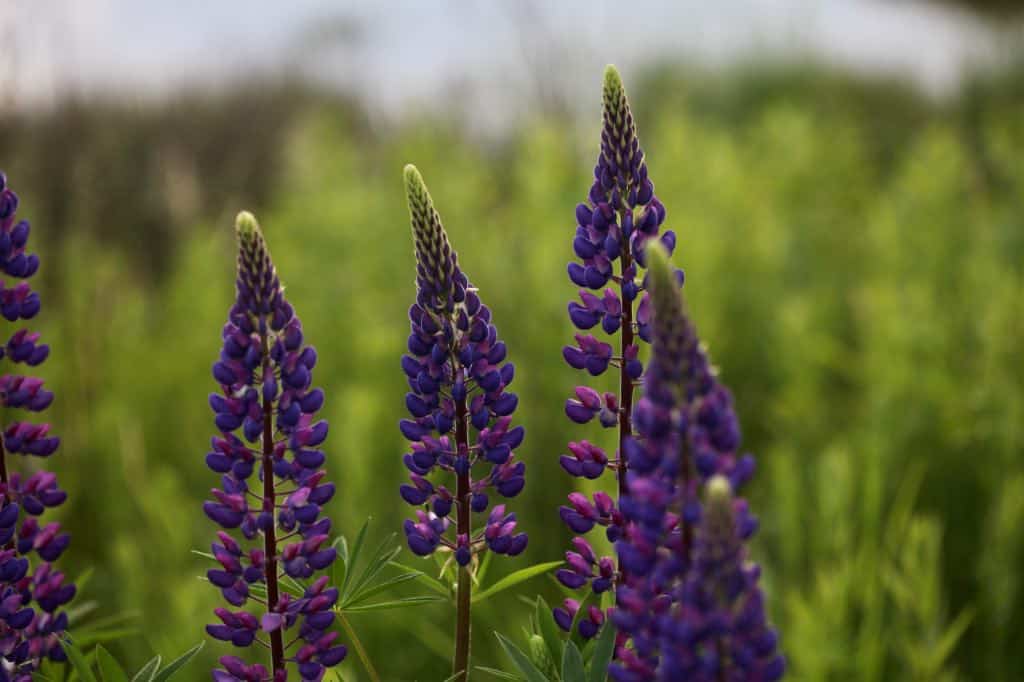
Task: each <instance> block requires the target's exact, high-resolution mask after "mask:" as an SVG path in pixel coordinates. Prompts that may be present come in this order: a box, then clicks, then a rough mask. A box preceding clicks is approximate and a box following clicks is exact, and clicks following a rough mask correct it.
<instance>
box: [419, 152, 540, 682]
mask: <svg viewBox="0 0 1024 682" xmlns="http://www.w3.org/2000/svg"><path fill="white" fill-rule="evenodd" d="M405 190H406V195H407V198H408V201H409V214H410V218H411V222H412V233H413V242H414V244H415V249H416V285H417V290H418V291H417V295H416V303H415V305H413V306H412V307H411V308H410V309H409V318H410V320H411V322H412V332H411V333H410V335H409V344H408V349H409V354H408V355H406V356H404V357H403V358H402V369H403V370H404V371H405V374H406V377H407V378H408V381H409V389H410V392H409V393H408V394H407V395H406V397H405V404H406V407H407V408H408V410H409V413H410V414H411V417H412V418H411V419H403V420H402V421H401V423H400V425H399V426H400V428H401V431H402V434H403V435H404V436H405V437H406V439H408V440H409V441H410V442H411V450H410V452H409V453H407V454H406V455H405V466H406V467H407V468H408V469H409V471H410V476H409V478H410V483H409V484H407V485H403V486H402V487H401V491H400V492H401V495H402V498H403V499H404V500H405V501H406V502H408V503H409V504H411V505H412V506H414V507H416V508H417V509H416V519H415V520H411V519H410V520H407V521H406V522H405V536H406V539H407V541H408V543H409V548H410V549H411V550H412V551H413V553H415V554H418V555H420V556H427V555H430V554H432V553H433V552H434V551H436V550H438V549H441V550H442V551H447V552H451V553H452V555H453V557H454V559H455V562H456V563H457V564H458V566H459V569H458V588H457V589H458V594H457V606H456V608H457V614H456V621H457V623H456V637H455V642H456V650H455V659H454V665H453V672H454V673H455V675H456V677H454V678H453V679H456V680H464V679H465V678H466V674H467V673H466V671H467V670H468V663H469V630H470V590H471V582H472V581H471V577H470V563H471V562H472V561H474V559H475V558H476V557H478V556H479V555H480V554H482V553H483V552H485V551H487V550H490V551H492V552H494V553H496V554H505V555H507V556H515V555H517V554H519V553H520V552H522V551H523V549H524V548H525V547H526V541H527V537H526V534H525V533H517V532H516V516H515V514H514V513H506V512H505V505H504V504H498V505H496V506H494V507H493V508H491V511H490V513H489V514H488V515H487V517H486V521H484V522H483V523H480V522H479V521H478V522H476V523H474V522H473V520H472V515H471V514H477V515H482V514H484V513H486V512H487V510H488V508H489V506H490V495H491V494H492V493H496V494H497V495H498V496H500V497H505V498H511V497H515V496H516V495H518V494H519V492H520V491H521V490H522V489H523V484H524V473H525V469H526V466H525V464H524V463H523V462H521V461H518V460H516V458H515V455H514V451H515V450H516V448H518V447H519V445H520V444H521V443H522V442H523V433H524V431H523V427H521V426H516V427H513V426H512V413H513V411H514V410H515V408H516V405H517V402H518V399H517V397H516V395H515V394H514V393H510V392H509V391H508V390H507V388H508V386H509V384H511V383H512V378H513V376H514V374H515V368H514V367H513V365H512V363H510V362H508V363H506V362H505V355H506V349H505V344H504V343H502V342H501V341H499V340H498V332H497V329H496V328H495V326H494V324H493V323H492V322H491V311H490V310H489V309H488V308H487V306H485V305H483V304H482V303H481V302H480V297H479V296H478V295H477V290H476V289H475V288H474V287H473V286H472V285H471V284H470V283H469V280H468V279H467V278H466V276H465V275H464V274H463V273H462V271H461V270H460V269H459V264H458V258H457V256H456V254H455V251H453V250H452V248H451V245H450V244H449V243H448V235H447V234H446V233H445V231H444V227H443V226H442V225H441V218H440V216H439V215H438V213H437V211H436V210H435V209H434V203H433V200H432V199H431V198H430V194H429V192H428V191H427V187H426V185H425V184H424V183H423V178H422V177H421V176H420V174H419V171H417V170H416V168H415V167H413V166H411V165H410V166H406V167H405ZM453 483H454V488H453V487H451V486H452V484H453ZM453 514H454V516H455V519H454V522H453V520H452V515H453ZM481 526H482V530H480V531H479V532H477V533H473V528H474V527H481Z"/></svg>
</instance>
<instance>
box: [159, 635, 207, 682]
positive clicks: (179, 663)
mask: <svg viewBox="0 0 1024 682" xmlns="http://www.w3.org/2000/svg"><path fill="white" fill-rule="evenodd" d="M205 645H206V642H200V643H199V644H196V645H195V646H194V647H192V648H191V649H189V650H188V651H186V652H185V653H183V654H182V655H181V656H178V657H177V658H176V659H174V660H173V661H171V662H170V663H168V664H167V667H166V668H164V669H163V670H161V671H160V672H158V673H157V674H156V676H155V677H154V678H153V682H164V680H169V679H171V676H172V675H174V673H176V672H178V671H179V670H181V669H182V668H184V667H185V666H186V665H188V663H189V661H191V660H192V659H193V658H195V657H196V654H198V653H199V652H200V651H202V650H203V647H204V646H205Z"/></svg>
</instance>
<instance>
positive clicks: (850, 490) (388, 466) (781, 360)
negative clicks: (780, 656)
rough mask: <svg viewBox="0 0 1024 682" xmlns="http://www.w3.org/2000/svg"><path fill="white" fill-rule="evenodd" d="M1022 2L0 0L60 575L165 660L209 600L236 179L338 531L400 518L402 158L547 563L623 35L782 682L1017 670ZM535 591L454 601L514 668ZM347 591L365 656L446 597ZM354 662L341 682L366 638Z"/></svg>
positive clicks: (494, 655)
mask: <svg viewBox="0 0 1024 682" xmlns="http://www.w3.org/2000/svg"><path fill="white" fill-rule="evenodd" d="M1016 6H1017V3H1013V2H1009V1H1007V2H998V1H995V2H946V3H915V2H890V3H881V2H866V1H865V2H855V1H852V0H834V1H832V2H826V3H817V2H810V1H809V0H808V1H796V2H775V1H769V0H745V1H743V2H736V3H728V4H725V3H722V6H718V4H717V3H670V2H653V1H650V0H642V1H641V0H638V1H634V2H630V3H606V2H586V3H584V2H576V1H572V2H565V3H557V4H556V3H543V2H540V1H536V2H527V1H520V2H504V3H488V2H469V1H465V2H460V1H447V2H436V3H422V2H412V1H411V0H410V1H408V2H391V3H370V2H365V3H362V2H351V1H349V2H328V1H327V0H292V1H291V2H288V3H269V2H260V3H253V2H245V1H243V0H222V1H220V2H197V1H194V0H184V1H182V2H176V3H156V2H149V1H146V2H138V1H133V0H0V63H2V64H3V67H2V68H0V167H2V168H3V169H4V170H5V171H6V172H7V174H8V176H9V178H10V182H11V184H12V186H13V188H14V189H15V191H17V192H18V193H19V194H20V195H21V198H22V204H21V210H20V215H21V216H22V217H25V218H27V219H29V220H31V221H32V225H33V228H34V229H33V246H34V248H35V249H36V250H37V251H38V253H39V254H40V255H41V257H42V258H43V266H42V269H41V272H40V274H39V275H38V276H37V277H36V278H35V280H34V282H35V285H36V286H37V287H39V288H40V290H41V293H42V295H43V301H44V309H43V314H42V315H40V317H39V318H38V325H39V326H40V327H41V328H42V331H43V332H44V339H45V340H46V341H48V342H49V343H50V344H51V345H52V346H53V353H52V356H51V359H50V361H48V362H47V363H46V365H45V366H43V367H42V368H41V369H42V374H43V375H44V376H45V377H46V379H47V381H48V383H49V384H50V385H51V387H52V388H53V389H54V390H55V391H56V392H57V401H56V403H55V408H54V410H53V413H52V415H51V418H52V420H53V421H54V422H55V424H56V429H57V431H58V432H59V433H60V435H62V436H63V446H62V448H61V450H60V451H59V453H58V455H57V456H55V457H54V458H52V460H51V462H50V463H51V464H52V466H53V467H54V468H55V469H56V470H57V472H58V474H59V476H60V480H61V482H62V484H63V485H64V486H65V487H66V488H67V489H68V491H69V493H70V501H69V503H68V504H66V505H65V506H64V507H63V508H62V510H61V515H62V520H63V522H64V523H65V524H66V525H67V526H68V528H70V530H71V532H72V533H73V537H74V541H73V544H72V549H71V550H70V551H69V552H68V554H67V555H66V557H65V560H64V562H63V563H64V566H65V568H67V569H68V571H69V572H70V573H71V574H78V573H80V572H81V571H83V570H85V569H87V568H90V567H91V568H93V569H95V576H94V577H93V579H92V581H91V582H90V584H89V585H88V587H87V590H86V592H87V594H84V595H83V596H82V599H95V600H97V601H98V602H99V604H100V607H99V610H98V614H97V615H99V616H110V615H112V614H117V613H122V612H131V613H132V614H134V620H133V628H134V634H131V635H130V636H128V637H126V638H125V639H123V640H122V641H121V642H120V643H119V644H118V645H117V647H116V648H117V653H118V655H119V656H120V657H122V658H124V659H126V660H127V661H129V662H130V663H131V664H133V665H135V666H137V665H139V664H141V663H142V662H143V661H144V660H145V659H146V658H148V655H149V653H150V652H151V651H154V650H155V651H158V652H160V653H163V654H164V655H165V656H167V655H172V654H176V653H178V652H180V651H182V650H184V649H185V648H187V647H188V646H190V645H191V644H193V643H195V642H196V641H198V640H200V639H202V638H203V637H204V634H203V630H202V628H203V625H204V624H205V623H206V622H208V621H209V620H210V618H211V615H210V610H211V609H212V608H213V606H214V605H216V604H218V603H219V595H218V594H217V593H216V590H214V589H213V588H211V587H210V586H208V585H204V584H203V583H201V582H200V578H199V576H201V575H202V574H203V573H204V571H205V564H204V562H203V560H202V559H200V558H199V557H196V556H194V555H193V554H192V553H191V550H192V549H194V548H206V547H208V545H209V543H210V541H211V538H212V537H213V533H214V528H213V525H212V524H211V523H210V522H209V521H208V520H207V519H206V518H205V517H204V516H203V514H202V512H201V510H200V505H201V502H202V500H204V499H205V497H206V495H207V492H208V490H209V488H210V487H211V486H212V485H213V483H214V480H215V477H214V475H213V474H212V473H211V472H210V471H208V470H207V469H206V468H205V466H204V462H203V458H204V455H205V453H206V451H207V443H208V440H209V437H210V436H211V435H212V433H213V430H214V429H213V425H212V419H211V414H210V412H209V408H208V407H207V404H206V395H207V394H208V393H209V392H210V391H211V390H212V389H213V388H214V383H213V380H212V378H211V377H210V371H209V370H210V365H211V364H212V362H213V361H214V360H215V358H216V356H217V353H218V350H219V331H220V328H221V326H222V324H223V322H224V319H225V316H226V312H227V309H228V307H229V305H230V303H231V299H232V295H233V279H234V275H233V271H234V253H233V234H232V220H233V216H234V214H235V213H236V212H237V211H238V210H239V209H241V208H248V209H251V210H253V211H254V212H256V214H257V215H258V216H259V217H260V218H261V222H262V223H263V225H264V229H265V232H266V234H267V238H268V240H269V242H270V245H271V248H272V249H273V253H274V256H275V259H276V261H277V266H278V269H279V271H280V272H281V273H282V276H283V279H284V281H285V282H286V284H287V285H288V294H289V297H290V300H291V301H292V302H293V304H294V305H295V307H296V309H297V311H298V313H299V315H300V316H301V318H302V319H303V321H304V326H305V329H306V333H307V336H308V338H309V339H310V340H311V341H312V342H313V343H314V344H315V345H316V346H317V348H318V350H319V355H320V364H319V366H318V368H317V371H316V377H315V380H316V382H317V383H318V384H319V385H321V386H323V387H324V388H325V389H326V390H327V395H328V400H327V403H326V407H325V416H326V417H328V418H329V420H330V423H331V436H330V438H329V440H328V445H329V448H328V451H329V454H330V459H329V464H328V468H329V470H330V475H331V477H332V478H333V479H334V480H336V481H337V482H338V484H339V494H338V495H337V496H336V498H335V499H334V501H333V502H332V503H331V505H330V507H329V513H330V515H331V516H332V518H333V519H334V520H335V527H336V528H337V529H339V530H342V531H344V532H346V533H348V534H349V535H351V534H354V533H355V531H356V530H358V528H359V527H360V526H361V525H362V523H363V521H364V520H365V519H366V518H367V517H369V516H372V517H373V519H374V520H373V522H372V525H371V529H370V540H371V541H372V540H379V539H382V538H384V537H385V536H386V535H387V533H389V532H391V531H392V530H398V529H399V524H400V522H401V519H402V518H404V516H405V515H406V514H407V512H408V508H407V507H406V506H405V505H404V503H402V502H401V500H400V499H399V497H398V494H397V486H398V484H399V482H400V481H401V480H402V479H403V478H404V475H405V474H404V473H403V472H404V469H403V467H402V464H401V455H402V453H403V452H404V442H403V440H402V438H401V436H400V434H399V433H398V429H397V421H398V419H399V418H400V417H402V416H403V394H404V392H405V388H404V386H405V384H404V379H403V375H402V372H401V371H400V369H399V365H398V360H399V357H400V355H401V354H402V352H403V350H404V347H405V339H406V335H407V330H408V326H407V320H406V309H407V307H408V305H409V303H410V302H411V301H412V299H413V295H414V292H413V256H412V246H411V240H410V239H409V232H408V224H407V213H406V208H405V202H404V198H403V194H402V183H401V168H402V166H403V164H405V163H407V162H414V163H416V164H417V165H418V166H419V168H420V170H421V171H422V172H423V174H424V176H425V178H426V180H427V182H428V184H429V185H430V187H431V190H432V192H433V195H434V198H435V200H436V202H437V205H438V207H439V209H440V211H441V213H442V215H443V216H444V219H445V222H446V225H447V228H448V231H449V233H450V235H451V238H452V240H453V242H454V244H455V246H456V248H457V249H458V250H459V252H460V255H461V262H462V264H463V267H464V269H465V270H466V272H467V273H468V274H469V275H470V277H471V278H472V279H473V281H474V282H475V283H476V285H477V286H479V287H480V289H481V291H482V297H483V298H484V300H485V301H486V302H487V303H489V305H490V306H491V307H492V308H493V311H494V318H495V320H496V322H497V324H498V326H499V329H500V330H501V332H502V334H503V335H504V337H505V340H506V341H507V343H508V346H509V348H510V356H511V359H512V360H513V361H515V362H516V364H517V366H518V370H519V371H518V372H517V380H516V381H517V384H518V391H519V394H520V398H521V401H520V404H521V408H520V410H519V411H518V413H517V414H518V419H519V421H520V422H521V423H523V424H524V425H525V426H526V428H527V434H528V435H527V441H526V444H525V445H524V447H523V449H522V451H521V455H522V456H523V458H524V459H525V460H526V461H527V463H528V484H527V488H526V490H525V492H524V493H523V495H522V496H521V497H520V498H519V499H517V500H515V501H514V502H513V503H512V507H514V508H515V509H516V510H517V511H519V513H520V518H521V522H522V524H523V525H524V526H525V528H526V529H527V530H528V531H529V532H530V535H531V542H530V547H529V550H528V552H527V556H525V557H523V558H520V559H517V560H515V561H501V562H495V564H494V570H496V571H498V572H499V574H500V572H501V571H505V572H508V571H511V570H514V569H515V568H518V567H521V566H524V565H526V564H527V563H528V562H538V561H545V560H552V559H558V558H560V556H561V555H562V552H564V550H565V547H566V544H567V542H568V539H569V534H568V533H567V532H566V531H565V530H564V529H563V527H562V525H561V524H560V523H559V522H558V520H557V512H556V509H557V507H558V506H559V504H560V503H561V502H562V500H564V497H565V494H566V493H567V492H569V490H568V486H569V485H570V484H571V480H570V479H569V478H568V477H567V476H566V475H565V474H564V473H563V472H562V470H561V469H560V467H559V466H558V464H557V460H558V456H559V455H560V454H561V453H562V452H564V451H565V443H566V441H568V440H570V439H572V440H575V439H578V438H581V437H590V438H592V439H600V438H601V434H599V433H596V432H595V431H588V430H587V428H586V427H577V426H574V425H572V424H570V423H569V422H568V421H567V420H566V419H565V417H564V416H563V414H562V405H563V401H564V399H565V398H566V397H567V396H568V395H569V393H570V391H571V388H572V387H573V386H574V385H575V383H576V382H577V380H578V377H577V376H576V375H575V373H574V372H573V371H572V370H570V369H569V368H567V367H566V366H565V365H564V364H563V362H562V360H561V353H560V349H561V347H562V345H563V344H565V343H567V342H568V341H569V340H570V339H571V336H572V330H571V328H570V325H569V322H568V319H567V316H566V314H565V306H566V303H567V302H568V300H569V299H570V298H572V297H573V296H574V293H575V292H574V287H573V286H572V285H571V284H570V283H569V281H568V279H567V277H566V276H565V266H566V262H567V261H568V260H569V258H570V257H571V255H572V254H571V239H572V235H573V231H574V224H575V223H574V217H573V216H574V207H575V204H576V203H577V202H578V201H581V200H583V199H584V198H585V197H586V193H587V190H588V188H589V185H590V180H591V169H592V167H593V164H594V161H595V159H596V154H597V148H598V135H599V123H600V88H601V74H602V69H603V67H604V65H605V64H606V63H608V62H615V63H616V64H617V65H618V66H619V67H620V69H621V70H622V72H623V75H624V78H625V81H626V84H627V88H628V90H629V92H630V95H631V98H632V101H633V106H634V113H635V114H636V117H637V120H638V124H639V130H640V136H641V141H642V143H643V146H644V147H645V149H646V151H647V158H648V163H649V168H650V172H651V177H652V178H653V179H654V181H655V183H656V185H657V191H658V194H659V195H660V197H661V199H662V200H663V202H664V203H665V205H666V206H667V208H668V216H669V217H668V222H667V226H668V227H670V228H672V229H675V230H676V231H677V232H678V234H679V246H678V249H677V252H676V261H677V263H678V264H680V265H681V266H682V267H684V268H685V269H686V271H687V284H686V294H687V297H688V301H689V305H690V308H691V311H692V313H693V316H694V317H695V319H696V322H697V325H698V328H699V330H700V332H701V335H702V336H703V338H704V339H705V341H706V342H707V343H708V344H709V346H710V349H711V353H712V355H713V357H714V359H715V361H716V363H717V364H718V365H719V366H720V368H721V373H722V376H723V378H724V380H725V382H726V383H727V384H728V385H729V386H730V387H731V388H732V389H733V391H734V394H735V396H736V402H737V405H738V409H739V412H740V414H741V419H742V424H743V426H744V441H745V447H746V448H748V449H749V450H751V451H752V452H754V453H756V454H757V455H758V462H759V473H758V475H757V477H756V478H755V480H754V482H753V484H752V485H751V486H750V487H749V489H748V492H749V494H750V496H751V498H752V504H753V506H754V508H755V511H756V512H757V513H758V514H759V516H760V518H761V532H760V533H759V535H758V538H757V541H756V543H755V546H754V548H753V552H754V555H755V557H756V558H757V559H758V560H760V561H761V562H762V563H763V566H764V575H765V582H766V585H767V589H768V590H769V607H770V612H771V614H772V617H773V619H774V621H775V622H776V624H777V625H778V626H779V628H780V629H781V632H782V637H783V640H782V641H783V648H784V650H785V652H786V654H787V655H788V657H789V660H790V663H791V674H790V678H789V679H793V680H807V681H817V680H988V681H999V680H1019V679H1024V656H1022V655H1021V651H1022V650H1024V585H1022V584H1021V582H1022V579H1024V574H1022V571H1021V570H1020V566H1021V564H1022V562H1024V533H1022V531H1021V528H1022V527H1024V358H1022V354H1021V348H1022V344H1024V19H1022V17H1021V16H1020V15H1019V14H1018V13H1017V11H1016ZM594 428H595V429H596V427H594ZM32 465H33V463H32V462H18V463H16V464H15V466H32ZM404 560H406V561H407V562H409V563H413V562H415V561H416V559H415V558H414V557H412V556H411V555H409V554H408V553H406V554H405V555H404ZM536 592H541V593H543V594H544V595H545V596H546V598H547V599H548V600H549V601H556V600H557V599H559V598H560V597H559V592H558V589H557V588H556V587H555V585H554V584H553V582H552V581H550V580H548V579H546V578H538V579H535V580H534V581H533V582H532V583H529V584H528V585H527V587H526V588H525V590H524V593H525V594H528V595H533V594H534V593H536ZM529 611H530V609H529V608H528V606H526V605H525V604H523V603H522V602H521V601H520V600H519V599H517V598H516V596H515V595H514V594H511V593H505V594H503V595H501V596H500V597H498V598H495V599H494V600H492V601H491V602H489V603H488V604H487V605H486V606H485V608H481V609H479V610H478V612H477V614H476V621H475V624H476V625H475V631H474V647H475V649H474V651H475V662H476V663H478V664H481V665H490V666H496V667H500V666H502V665H505V664H506V661H505V660H504V659H503V658H502V655H501V654H500V653H499V652H498V651H497V649H496V647H495V640H494V637H493V636H492V634H491V633H492V632H493V631H494V630H495V629H500V630H502V631H503V632H505V633H506V634H510V635H513V636H518V634H519V632H520V626H521V625H522V624H525V623H526V620H527V618H528V614H529ZM352 618H353V624H354V626H355V627H356V628H357V629H358V630H359V632H360V633H361V634H362V636H363V637H364V638H365V641H366V644H367V646H368V649H369V651H370V653H371V655H372V656H373V657H374V658H375V659H376V661H377V664H378V667H379V668H381V669H382V671H383V678H384V679H385V680H388V681H389V682H390V681H394V680H399V681H404V680H421V681H424V682H425V681H428V680H439V679H443V678H445V677H447V675H448V669H449V656H450V631H451V629H452V627H453V618H452V614H451V612H450V610H449V609H448V608H447V607H446V606H445V605H429V606H423V607H419V608H418V610H415V611H405V612H394V613H391V612H388V613H384V614H375V615H372V616H355V615H354V616H353V617H352ZM396 649H397V650H400V651H401V656H396V655H395V653H394V652H395V651H396ZM225 653H231V652H230V651H229V648H228V647H225V646H221V645H219V644H218V643H213V645H212V646H208V647H207V649H206V651H205V652H204V656H205V659H204V660H203V661H202V662H201V663H200V664H196V665H195V666H194V667H193V668H192V674H193V675H194V679H197V680H199V679H208V677H207V675H208V673H207V672H206V670H208V669H209V667H210V666H212V664H213V660H214V659H215V657H216V656H219V655H222V654H225ZM342 672H343V674H344V677H345V679H346V680H350V681H358V680H364V679H365V677H364V674H363V671H362V669H361V668H360V667H359V665H358V659H357V658H356V657H355V656H351V655H350V657H349V660H348V661H347V662H346V664H345V666H344V668H343V669H342ZM480 677H481V679H482V678H484V677H485V676H484V675H481V676H480Z"/></svg>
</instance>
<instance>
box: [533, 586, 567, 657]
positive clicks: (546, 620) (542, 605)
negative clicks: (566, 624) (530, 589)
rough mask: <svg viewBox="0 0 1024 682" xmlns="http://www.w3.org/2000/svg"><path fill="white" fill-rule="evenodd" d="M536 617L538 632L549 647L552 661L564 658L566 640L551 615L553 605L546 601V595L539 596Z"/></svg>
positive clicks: (535, 609) (535, 611) (535, 610)
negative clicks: (550, 605)
mask: <svg viewBox="0 0 1024 682" xmlns="http://www.w3.org/2000/svg"><path fill="white" fill-rule="evenodd" d="M534 619H535V620H536V621H537V632H538V633H539V634H540V636H541V638H542V639H543V640H544V644H546V645H547V647H548V653H549V654H550V655H551V660H552V661H560V660H562V651H563V649H564V648H565V640H563V639H562V635H561V634H560V632H561V631H560V630H559V629H558V625H557V624H556V623H555V619H554V617H552V615H551V607H549V606H548V603H547V602H546V601H544V597H537V604H536V607H535V608H534Z"/></svg>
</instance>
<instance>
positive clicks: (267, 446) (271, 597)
mask: <svg viewBox="0 0 1024 682" xmlns="http://www.w3.org/2000/svg"><path fill="white" fill-rule="evenodd" d="M263 357H264V364H266V363H267V362H269V358H270V353H269V344H268V341H267V337H266V336H264V337H263ZM262 457H263V500H264V505H266V504H269V505H270V507H271V513H273V505H274V404H273V402H271V401H270V400H266V399H264V400H263V454H262ZM268 501H269V502H268ZM263 551H264V552H265V553H266V564H265V565H264V568H263V570H264V575H265V576H266V579H267V611H268V612H271V611H273V610H274V609H275V608H277V602H278V599H279V598H280V593H279V592H278V586H277V520H276V519H274V520H273V521H272V522H271V524H270V527H269V528H267V529H266V530H265V531H263ZM270 660H271V664H272V665H273V669H274V672H275V673H276V672H277V671H278V670H284V669H285V667H284V639H283V638H282V636H281V630H280V628H279V629H277V630H274V631H273V632H271V633H270Z"/></svg>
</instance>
